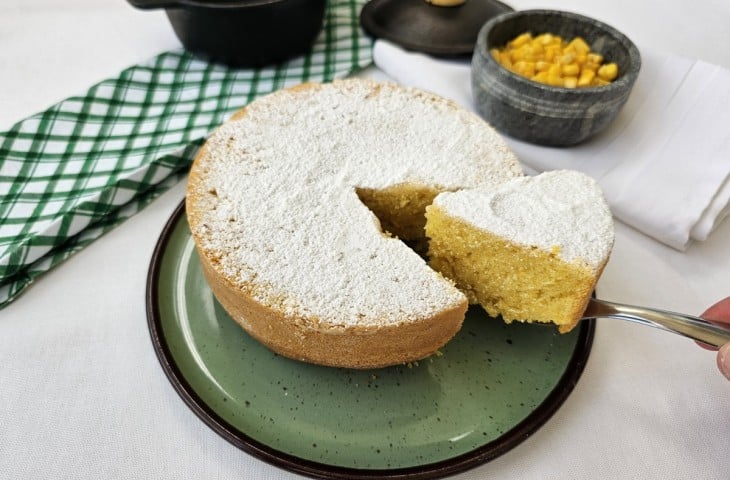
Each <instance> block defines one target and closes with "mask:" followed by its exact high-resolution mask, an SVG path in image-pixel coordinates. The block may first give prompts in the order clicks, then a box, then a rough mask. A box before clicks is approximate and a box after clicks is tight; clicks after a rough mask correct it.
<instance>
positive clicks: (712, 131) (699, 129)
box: [374, 39, 730, 250]
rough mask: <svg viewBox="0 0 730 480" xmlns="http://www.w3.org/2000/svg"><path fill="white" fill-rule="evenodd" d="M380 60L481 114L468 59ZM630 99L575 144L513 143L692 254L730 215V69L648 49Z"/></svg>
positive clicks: (383, 51) (384, 53)
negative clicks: (590, 182) (593, 183)
mask: <svg viewBox="0 0 730 480" xmlns="http://www.w3.org/2000/svg"><path fill="white" fill-rule="evenodd" d="M374 60H375V64H376V65H377V66H378V67H379V68H380V69H381V70H383V71H384V72H385V73H386V74H387V75H388V76H390V77H391V78H393V79H394V80H396V81H397V82H399V83H401V84H404V85H411V86H416V87H419V88H423V89H425V90H429V91H432V92H434V93H437V94H439V95H442V96H444V97H447V98H451V99H452V100H454V101H456V102H458V103H460V104H462V105H464V106H466V107H467V108H470V109H472V110H476V108H475V105H474V103H473V100H472V95H471V65H470V63H469V62H468V61H458V60H443V59H436V58H433V57H430V56H427V55H424V54H420V53H414V52H409V51H405V50H403V49H401V48H400V47H398V46H396V45H394V44H392V43H390V42H388V41H385V40H380V39H379V40H377V41H376V42H375V50H374ZM642 60H643V62H642V68H641V73H640V75H639V78H638V80H637V82H636V84H635V86H634V90H633V91H632V94H631V96H630V97H629V100H628V102H627V103H626V105H625V106H624V108H623V110H622V111H621V113H620V114H619V116H618V117H617V119H616V121H614V122H613V123H612V124H611V126H610V127H609V128H608V129H606V130H605V131H604V132H602V133H601V134H599V135H598V136H596V137H594V138H593V139H591V140H589V141H587V142H585V143H583V144H580V145H578V146H574V147H566V148H553V147H543V146H538V145H532V144H528V143H525V142H522V141H519V140H516V139H513V138H509V137H506V139H507V142H508V143H509V145H510V146H511V147H512V149H513V150H514V151H515V153H516V154H517V155H518V156H519V158H520V160H521V161H522V163H523V164H524V165H526V166H527V167H530V168H532V169H534V170H536V171H545V170H554V169H573V170H580V171H583V172H585V173H587V174H589V175H591V176H593V177H594V178H595V179H596V180H597V181H598V182H599V183H600V185H601V187H602V188H603V191H604V194H605V195H606V198H607V200H608V202H609V204H610V205H611V209H612V211H613V214H614V216H615V217H616V218H617V219H618V220H621V221H623V222H624V223H626V224H628V225H631V226H633V227H634V228H636V229H637V230H640V231H642V232H644V233H645V234H647V235H649V236H651V237H653V238H655V239H657V240H659V241H661V242H663V243H665V244H667V245H670V246H671V247H674V248H676V249H678V250H684V249H685V248H687V246H688V245H689V244H690V243H691V242H692V240H700V241H701V240H706V239H707V237H708V236H709V235H710V233H711V232H712V231H713V230H714V229H715V227H716V226H717V225H718V224H719V223H720V222H721V221H722V220H723V219H724V218H725V217H726V216H727V215H728V213H730V207H729V203H730V70H727V69H725V68H722V67H720V66H717V65H711V64H708V63H706V62H703V61H699V60H690V59H686V58H680V57H676V56H672V55H668V54H665V53H658V52H651V51H642Z"/></svg>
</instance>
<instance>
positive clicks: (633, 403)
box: [0, 0, 730, 480]
mask: <svg viewBox="0 0 730 480" xmlns="http://www.w3.org/2000/svg"><path fill="white" fill-rule="evenodd" d="M508 3H510V4H511V5H512V6H513V7H515V8H519V9H523V8H528V7H550V8H562V9H566V10H572V11H576V12H581V13H586V14H589V15H592V16H594V17H597V18H599V19H601V20H604V21H606V22H608V23H611V24H613V25H614V26H616V27H618V28H619V29H621V30H622V31H624V32H625V33H627V34H628V35H629V36H630V37H631V38H632V39H634V41H635V42H636V43H637V44H639V45H640V46H646V47H650V48H655V49H663V50H667V51H670V52H674V53H677V54H680V55H685V56H690V57H696V58H701V59H703V60H706V61H710V62H713V63H717V64H720V65H723V66H725V67H728V68H730V48H728V46H729V45H730V28H728V25H730V23H729V22H730V2H728V1H727V0H705V1H703V2H689V1H685V0H668V1H659V0H651V1H643V2H633V1H629V0H611V1H606V0H601V1H588V0H583V1H580V0H574V1H567V0H566V1H553V2H532V1H517V0H513V1H509V2H508ZM178 46H179V42H178V41H177V39H176V38H175V36H174V34H173V32H172V30H171V28H170V26H169V24H168V22H167V19H166V17H165V16H164V14H163V13H162V12H160V11H148V12H144V11H139V10H135V9H133V8H132V7H131V6H129V5H128V4H127V3H126V2H125V1H123V0H65V1H63V2H60V1H58V0H3V1H2V2H0V130H4V129H6V128H8V127H9V126H11V125H12V124H13V123H14V122H16V121H17V120H20V119H21V118H23V117H25V116H28V115H31V114H33V113H35V112H37V111H39V110H42V109H44V108H45V107H47V106H49V105H51V104H52V103H55V102H57V101H59V100H61V99H63V98H65V97H68V96H70V95H73V94H76V93H80V92H83V91H84V90H85V89H86V88H87V87H89V86H90V85H92V84H93V83H95V82H97V81H100V80H102V79H104V78H107V77H110V76H114V75H115V74H116V73H117V72H118V71H120V70H121V69H123V68H124V67H126V66H129V65H130V64H133V63H135V62H138V61H142V60H144V59H147V58H149V57H150V56H152V55H154V54H156V53H158V52H161V51H164V50H167V49H171V48H176V47H178ZM371 73H373V72H371ZM373 74H377V72H374V73H373ZM729 108H730V106H729ZM688 161H692V159H688ZM182 198H183V185H182V184H180V185H178V186H177V187H175V188H173V189H172V190H170V191H169V192H168V193H166V194H165V195H163V196H162V197H161V198H159V199H158V200H156V201H155V202H154V203H153V204H152V205H150V206H149V207H147V208H146V209H145V210H144V211H142V212H141V213H139V214H137V215H136V216H135V217H133V218H132V219H130V220H128V221H127V222H126V223H124V224H123V225H121V226H120V227H118V228H117V229H115V230H114V231H112V232H110V233H108V234H107V235H105V236H104V237H102V238H101V239H99V240H97V241H96V242H94V243H93V244H92V245H91V246H89V247H87V248H86V249H85V250H83V251H82V252H80V253H78V254H77V255H75V256H74V257H72V258H71V259H70V260H68V261H66V262H65V263H64V264H62V265H61V266H59V267H58V268H56V269H55V270H53V271H52V272H50V273H48V274H47V275H45V276H43V277H42V278H41V279H40V280H39V281H37V283H36V284H35V285H34V286H32V287H31V288H30V289H29V290H28V291H27V293H25V294H24V295H23V296H22V297H21V298H20V299H18V300H17V301H16V302H15V303H13V304H12V305H10V306H9V307H7V308H6V309H4V310H1V311H0V478H1V479H6V478H7V479H31V478H80V479H87V478H88V479H99V478H124V479H131V478H140V479H142V478H145V479H147V478H166V479H167V478H222V479H226V478H262V479H294V478H299V477H298V476H297V475H294V474H292V473H288V472H286V471H283V470H280V469H278V468H276V467H273V466H270V465H268V464H266V463H264V462H262V461H259V460H257V459H255V458H253V457H251V456H249V455H247V454H246V453H244V452H242V451H240V450H238V449H237V448H235V447H234V446H232V445H231V444H229V443H228V442H227V441H225V440H224V439H223V438H221V437H219V436H218V435H217V434H216V433H214V432H213V431H212V430H211V429H209V428H208V427H207V426H205V425H204V424H203V423H202V422H201V421H200V420H199V419H198V418H197V417H196V416H195V415H194V414H193V413H192V412H191V411H190V410H189V409H188V408H187V407H186V406H185V405H184V404H183V402H182V401H181V400H180V398H179V397H178V396H177V394H176V393H175V392H174V390H173V388H172V387H171V385H170V383H169V382H168V380H167V378H166V377H165V375H164V374H163V371H162V369H161V368H160V365H159V363H158V361H157V358H156V357H155V354H154V352H153V349H152V345H151V342H150V339H149V335H148V331H147V325H146V317H145V307H144V284H145V278H146V275H147V269H148V266H149V261H150V256H151V253H152V250H153V248H154V245H155V242H156V241H157V238H158V235H159V233H160V230H161V228H162V226H163V224H164V222H165V221H166V220H167V219H168V217H169V216H170V214H171V213H172V211H173V209H174V208H175V207H176V206H177V204H178V203H179V202H180V200H181V199H182ZM598 293H599V295H600V296H601V297H602V298H605V299H608V300H617V301H623V302H627V303H635V304H642V305H647V306H655V307H660V308H665V309H672V310H677V311H683V312H686V313H692V314H699V313H701V312H702V311H703V310H704V309H705V308H706V307H708V306H709V305H710V304H712V303H714V302H715V301H717V300H719V299H721V298H723V297H725V296H728V295H730V221H726V222H725V223H724V224H723V225H721V227H720V228H719V229H718V230H717V231H716V232H715V233H714V235H713V236H712V237H711V238H710V239H709V240H708V241H707V242H704V243H702V244H695V245H693V246H691V247H690V248H689V250H688V251H687V252H684V253H682V252H678V251H675V250H672V249H670V248H668V247H665V246H663V245H661V244H659V243H657V242H655V241H653V240H651V239H649V238H647V237H645V236H643V235H641V234H639V233H637V232H635V231H633V230H631V229H629V228H627V227H625V226H623V225H620V224H619V225H617V239H616V245H615V249H614V252H613V255H612V257H611V260H610V262H609V265H608V267H607V269H606V271H605V273H604V275H603V277H602V278H601V281H600V283H599V287H598ZM728 442H730V382H728V381H727V380H725V378H724V377H722V376H721V374H720V373H719V372H718V371H717V370H716V368H715V358H714V353H712V352H708V351H704V350H702V349H700V348H698V347H697V346H696V345H695V344H694V343H693V342H691V341H689V340H686V339H683V338H680V337H678V336H675V335H671V334H668V333H665V332H661V331H658V330H654V329H650V328H646V327H641V326H635V325H632V324H628V323H625V322H619V321H613V320H601V321H600V323H599V325H598V328H597V334H596V339H595V343H594V346H593V351H592V353H591V356H590V360H589V362H588V365H587V368H586V370H585V373H584V374H583V377H582V378H581V380H580V382H579V383H578V385H577V387H576V389H575V390H574V392H573V394H572V395H571V396H570V397H569V398H568V400H567V401H566V403H565V404H564V405H563V407H562V408H561V409H560V410H559V411H558V412H557V413H556V414H555V415H554V416H553V417H552V418H551V419H550V420H549V421H548V423H547V424H546V425H545V426H544V427H542V428H541V429H540V430H538V431H537V432H536V433H535V434H534V435H533V436H532V437H530V438H529V439H528V440H527V441H525V442H524V443H522V444H521V445H519V446H518V447H517V448H515V449H513V450H511V451H510V452H508V453H506V454H505V455H503V456H501V457H499V458H497V459H496V460H494V461H492V462H490V463H488V464H486V465H483V466H481V467H479V468H476V469H473V470H471V471H468V472H465V473H462V474H460V475H457V476H455V477H453V478H458V479H481V478H519V479H546V478H561V479H565V478H574V479H585V478H607V479H618V478H632V479H633V478H636V479H688V478H702V479H723V480H726V479H727V478H730V455H728V444H729V443H728Z"/></svg>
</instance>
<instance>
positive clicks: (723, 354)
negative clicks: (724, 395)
mask: <svg viewBox="0 0 730 480" xmlns="http://www.w3.org/2000/svg"><path fill="white" fill-rule="evenodd" d="M700 316H701V317H702V318H704V319H705V320H709V321H711V322H713V323H722V324H725V325H728V326H730V297H727V298H725V299H723V300H720V301H719V302H717V303H716V304H714V305H713V306H711V307H710V308H708V309H707V310H705V313H703V314H702V315H700ZM717 368H719V369H720V372H722V374H723V375H725V377H726V378H727V379H728V380H730V342H728V343H726V344H725V345H723V346H722V347H720V349H719V350H718V352H717Z"/></svg>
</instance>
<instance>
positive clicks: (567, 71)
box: [562, 63, 580, 77]
mask: <svg viewBox="0 0 730 480" xmlns="http://www.w3.org/2000/svg"><path fill="white" fill-rule="evenodd" d="M579 73H580V67H579V66H578V64H577V63H571V64H570V65H563V68H562V74H563V76H565V77H575V76H576V75H578V74H579Z"/></svg>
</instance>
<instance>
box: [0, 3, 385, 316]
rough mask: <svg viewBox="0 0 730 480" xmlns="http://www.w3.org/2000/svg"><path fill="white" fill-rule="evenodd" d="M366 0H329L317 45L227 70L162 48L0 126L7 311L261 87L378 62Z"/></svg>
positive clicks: (164, 180) (156, 187) (0, 280)
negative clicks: (286, 57)
mask: <svg viewBox="0 0 730 480" xmlns="http://www.w3.org/2000/svg"><path fill="white" fill-rule="evenodd" d="M363 3H364V0H331V1H330V2H329V5H328V8H327V13H326V18H325V26H324V30H323V32H322V34H321V35H320V37H319V38H318V39H317V42H316V43H315V45H314V47H313V48H312V51H311V52H310V53H309V54H307V55H305V56H303V57H299V58H296V59H293V60H290V61H288V62H286V63H283V64H281V65H277V66H271V67H265V68H260V69H246V70H242V69H238V70H237V69H229V68H227V67H224V66H221V65H215V64H210V63H207V62H205V61H202V60H199V59H197V58H194V57H193V56H191V55H190V54H189V53H186V52H183V51H175V52H168V53H163V54H161V55H158V56H156V57H154V58H152V59H151V60H149V61H148V62H146V63H144V64H142V65H137V66H133V67H131V68H128V69H126V70H124V71H123V72H121V74H120V75H119V76H118V77H117V78H113V79H110V80H105V81H103V82H101V83H99V84H97V85H94V86H93V87H92V88H91V89H89V91H88V92H86V93H85V94H84V95H83V96H77V97H72V98H68V99H66V100H64V101H62V102H60V103H59V104H57V105H54V106H52V107H51V108H49V109H48V110H46V111H44V112H41V113H39V114H37V115H34V116H32V117H30V118H27V119H25V120H22V121H20V122H19V123H17V124H16V125H14V126H13V127H12V128H11V129H10V130H9V131H7V132H0V308H2V307H4V306H6V305H7V304H8V303H10V302H11V301H12V300H13V299H14V298H16V297H17V296H18V295H19V294H20V293H21V292H22V291H23V290H24V289H25V288H26V287H28V286H29V285H30V284H31V283H32V282H33V280H34V279H35V278H37V277H38V276H39V275H41V274H42V273H44V272H46V271H48V270H49V269H51V268H53V267H54V266H55V265H57V264H59V263H60V262H62V261H63V260H65V259H66V258H68V257H69V256H71V255H72V254H73V253H75V252H77V251H79V250H81V249H82V248H84V247H85V246H86V245H88V244H89V243H91V242H92V241H94V240H95V239H96V238H98V237H99V236H101V235H102V234H103V233H105V232H106V231H108V230H110V229H111V228H113V227H115V226H116V225H118V224H120V223H121V222H122V221H124V220H125V219H127V218H129V217H130V216H132V215H134V214H135V213H136V212H138V211H139V210H141V209H142V208H143V207H144V206H145V205H147V204H148V203H149V202H150V201H151V200H153V199H154V198H156V197H157V196H158V195H160V194H161V193H162V192H164V191H165V190H166V189H167V188H169V187H171V186H172V185H174V184H175V183H177V182H178V181H179V180H180V179H182V178H183V177H184V176H185V175H186V174H187V171H188V167H189V165H190V163H191V161H192V159H193V157H194V156H195V152H196V151H197V149H198V147H199V146H200V145H201V144H202V143H203V141H204V138H205V136H206V135H207V134H208V133H209V132H210V131H211V130H212V129H214V128H215V127H216V126H217V125H219V124H220V123H222V122H223V121H224V120H225V119H226V118H227V117H228V116H229V115H230V114H232V113H233V112H235V111H236V110H237V109H239V108H241V107H243V106H244V105H246V104H247V103H249V102H250V101H251V100H253V99H254V98H256V97H257V96H259V95H264V94H267V93H270V92H272V91H274V90H277V89H280V88H282V87H287V86H291V85H296V84H299V83H302V82H306V81H317V82H326V81H330V80H332V79H334V78H338V77H344V76H347V75H349V74H351V73H353V72H355V71H357V70H359V69H361V68H363V67H365V66H367V65H369V64H370V63H371V61H372V41H371V39H370V38H368V37H367V36H366V35H365V34H364V33H363V32H362V30H361V29H360V27H359V22H358V15H359V13H360V9H361V7H362V4H363Z"/></svg>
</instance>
